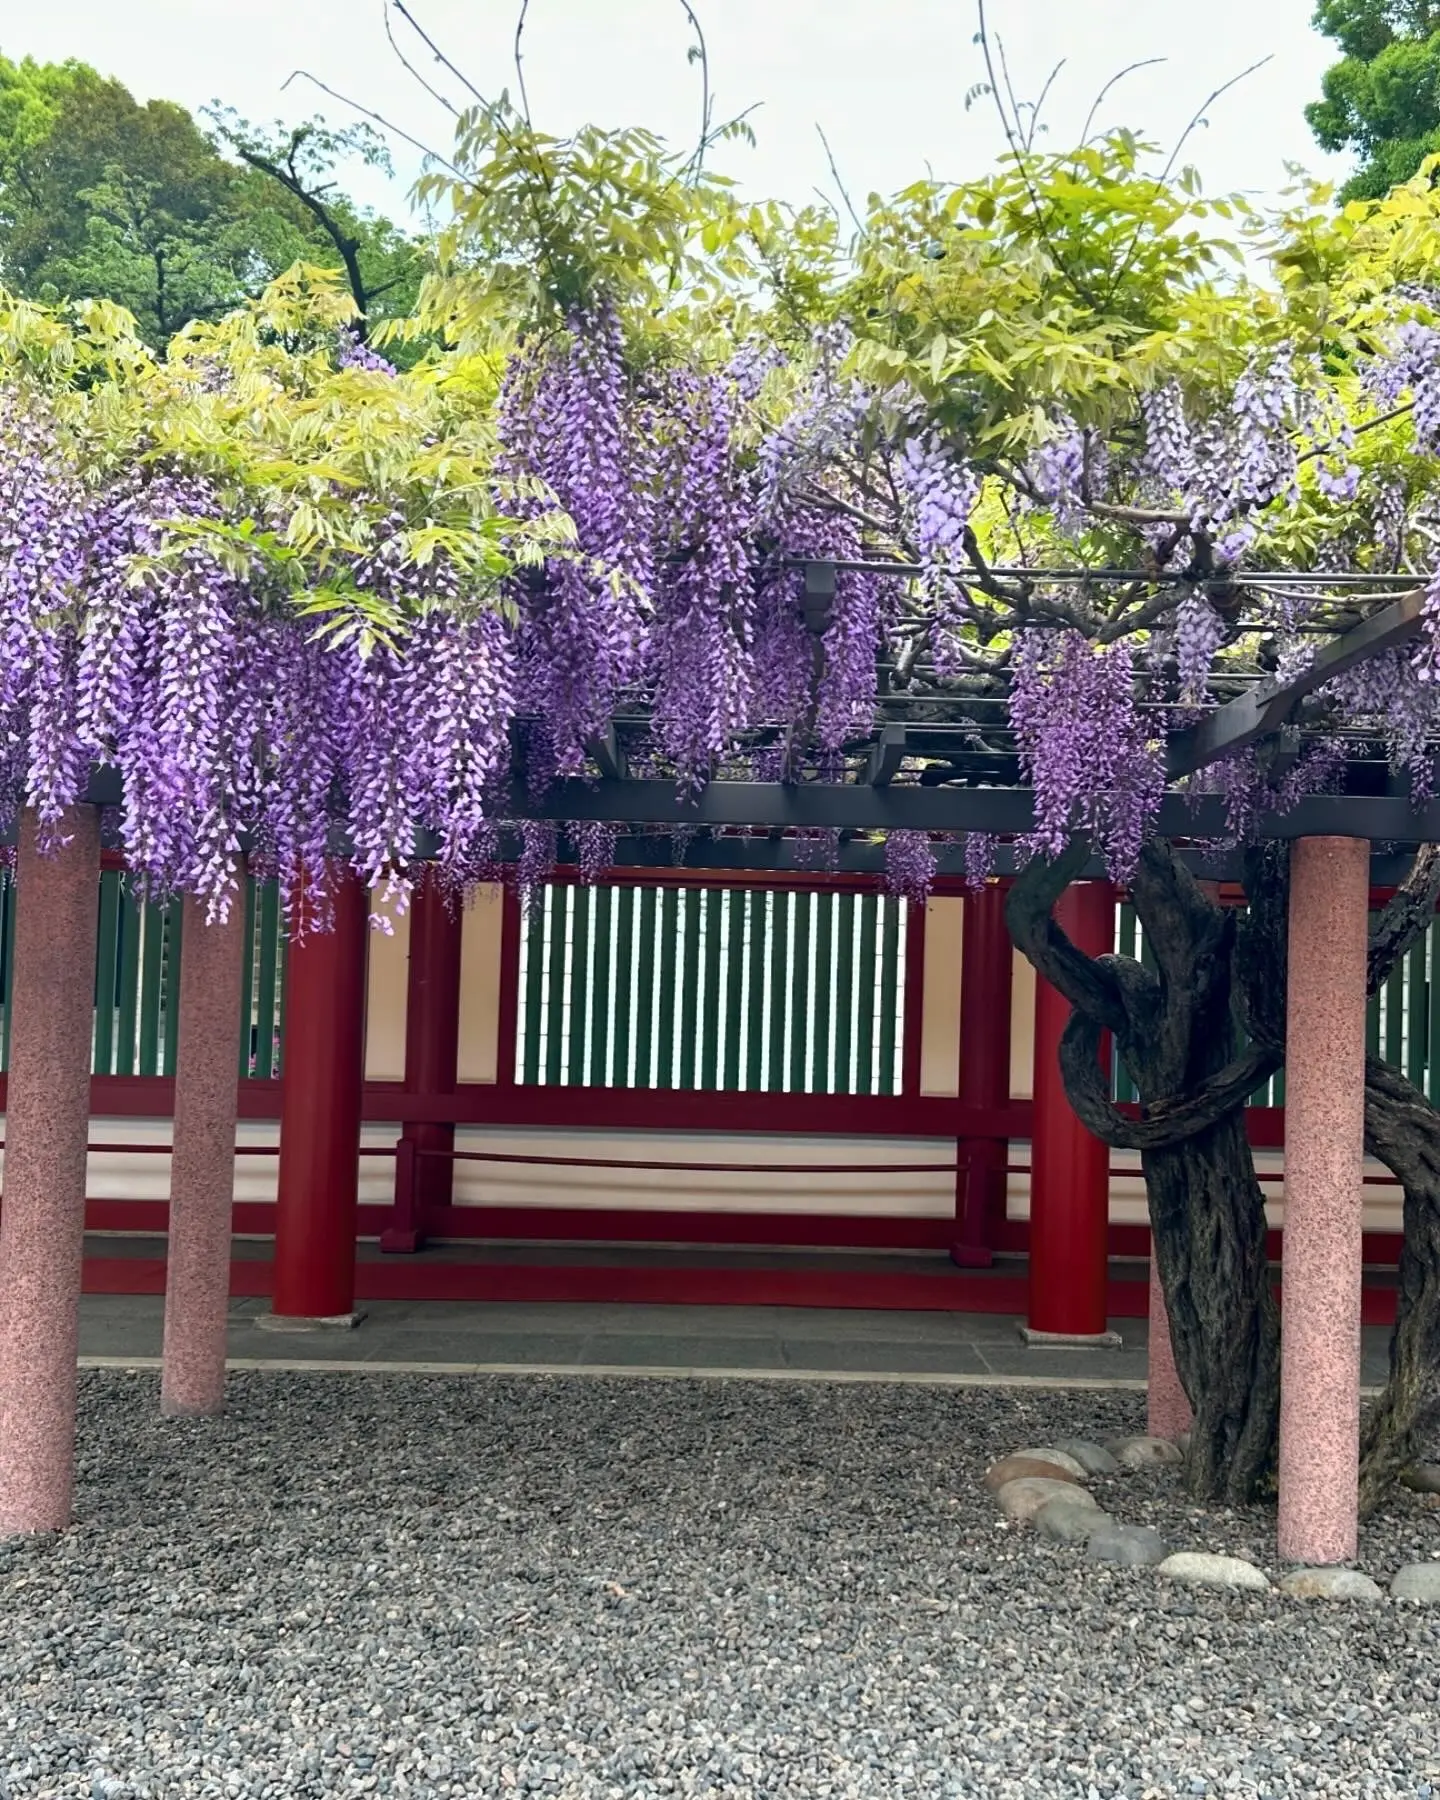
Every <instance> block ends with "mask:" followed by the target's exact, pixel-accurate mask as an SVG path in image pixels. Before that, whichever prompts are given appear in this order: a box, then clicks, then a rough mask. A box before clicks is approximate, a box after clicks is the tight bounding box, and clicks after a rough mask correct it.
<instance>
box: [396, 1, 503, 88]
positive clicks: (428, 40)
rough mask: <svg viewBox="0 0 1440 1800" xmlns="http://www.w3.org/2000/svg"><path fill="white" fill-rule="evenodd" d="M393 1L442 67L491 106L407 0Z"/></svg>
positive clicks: (402, 16) (400, 13) (397, 9)
mask: <svg viewBox="0 0 1440 1800" xmlns="http://www.w3.org/2000/svg"><path fill="white" fill-rule="evenodd" d="M391 3H392V5H393V6H394V8H395V10H396V12H398V13H399V15H400V17H401V18H402V19H403V20H404V21H405V23H406V24H407V25H408V26H409V27H410V29H411V30H412V31H413V32H414V33H415V35H416V37H418V38H419V40H420V42H421V43H422V44H423V45H424V46H425V48H426V49H427V50H428V51H429V52H430V54H431V55H432V56H433V57H434V58H435V60H436V62H437V63H439V65H440V67H441V68H442V69H448V70H449V72H450V73H451V74H452V75H453V76H454V77H455V79H456V80H457V81H458V82H460V83H461V84H462V86H464V87H465V88H466V89H468V90H469V92H470V94H471V95H472V96H473V98H474V99H476V100H478V101H479V102H480V104H481V106H489V104H490V102H489V100H487V99H486V97H485V95H484V94H482V93H481V92H480V90H479V88H477V87H476V85H475V83H474V82H473V81H471V79H470V77H469V76H468V75H467V74H466V73H465V72H464V70H463V69H459V68H457V67H456V65H455V64H454V63H453V62H451V60H450V58H449V57H448V56H447V55H446V54H445V52H444V51H443V50H442V49H441V48H440V46H439V44H437V43H436V42H435V40H434V38H433V37H431V35H430V33H429V32H428V31H427V30H426V29H425V27H424V26H423V25H422V24H421V23H420V21H419V20H418V19H417V18H416V17H415V15H414V13H413V12H411V10H410V8H409V7H408V6H407V5H406V4H405V0H391Z"/></svg>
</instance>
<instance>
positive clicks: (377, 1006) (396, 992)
mask: <svg viewBox="0 0 1440 1800" xmlns="http://www.w3.org/2000/svg"><path fill="white" fill-rule="evenodd" d="M392 924H393V930H392V931H389V932H385V931H373V930H372V931H371V933H370V975H369V986H368V988H367V989H366V992H365V1079H366V1080H367V1081H403V1080H404V1077H405V989H406V986H407V983H408V979H409V970H410V915H409V913H402V914H401V915H400V917H399V918H397V919H394V920H393V921H392Z"/></svg>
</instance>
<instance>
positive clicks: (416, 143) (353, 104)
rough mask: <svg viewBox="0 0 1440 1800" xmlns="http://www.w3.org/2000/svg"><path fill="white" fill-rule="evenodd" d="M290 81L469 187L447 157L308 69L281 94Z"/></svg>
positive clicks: (293, 78)
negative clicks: (303, 84) (335, 103)
mask: <svg viewBox="0 0 1440 1800" xmlns="http://www.w3.org/2000/svg"><path fill="white" fill-rule="evenodd" d="M395 3H396V5H397V6H398V5H399V0H395ZM292 81H308V82H310V83H311V84H312V85H313V86H315V87H317V88H319V90H320V92H321V93H322V94H328V95H329V96H330V98H331V99H332V100H338V101H339V102H340V104H341V105H342V106H348V107H349V108H350V110H351V111H352V112H357V113H359V114H360V116H361V117H362V118H365V119H371V120H373V121H374V123H375V124H377V125H378V126H380V127H381V129H382V130H384V131H391V132H394V134H395V136H396V137H397V138H400V139H401V140H402V141H403V142H405V143H407V144H409V145H410V146H411V148H412V149H415V150H418V151H419V152H420V154H421V155H422V156H425V157H428V158H429V159H430V161H431V162H435V163H439V165H440V166H441V168H444V169H448V170H449V171H450V173H451V174H452V175H453V176H455V178H456V179H457V180H459V181H463V182H465V183H466V184H467V186H468V185H469V181H470V177H469V176H468V175H466V174H465V173H464V172H463V171H462V170H460V169H458V168H456V166H455V164H454V163H452V162H451V161H450V159H449V157H448V156H442V155H441V154H440V152H439V151H438V150H432V149H431V148H430V146H429V145H428V144H423V143H421V141H420V139H419V138H417V137H411V135H410V133H409V132H408V131H402V130H401V128H400V127H399V126H398V125H396V124H393V123H392V122H391V121H390V120H389V119H387V118H386V117H385V116H384V114H383V113H378V112H376V111H375V110H374V109H373V108H372V107H369V106H362V105H361V104H360V102H359V101H358V100H352V99H351V98H350V96H349V95H348V94H342V93H341V92H340V91H339V89H338V88H333V87H331V86H330V85H329V84H328V83H327V82H324V81H322V80H321V79H320V77H319V76H318V75H312V74H311V73H310V71H309V70H308V69H296V70H295V71H294V72H293V73H292V74H290V75H287V76H286V78H285V79H284V81H282V82H281V84H280V89H281V92H282V93H283V92H284V90H285V89H286V88H288V87H289V85H290V83H291V82H292Z"/></svg>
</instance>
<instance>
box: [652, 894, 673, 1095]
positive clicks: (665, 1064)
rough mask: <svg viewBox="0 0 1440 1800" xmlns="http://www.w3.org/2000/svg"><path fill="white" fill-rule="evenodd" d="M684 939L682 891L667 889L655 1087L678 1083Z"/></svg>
mask: <svg viewBox="0 0 1440 1800" xmlns="http://www.w3.org/2000/svg"><path fill="white" fill-rule="evenodd" d="M679 938H680V890H679V889H678V888H673V887H670V888H666V889H665V890H664V892H663V893H662V894H661V896H660V945H659V954H658V963H659V967H658V968H657V970H656V982H655V986H656V990H657V992H658V994H659V1004H658V1005H657V1006H656V1009H655V1019H656V1026H655V1078H654V1080H653V1082H651V1083H650V1084H649V1085H651V1086H652V1087H673V1086H674V1084H675V975H676V969H675V965H676V962H677V961H678V951H679Z"/></svg>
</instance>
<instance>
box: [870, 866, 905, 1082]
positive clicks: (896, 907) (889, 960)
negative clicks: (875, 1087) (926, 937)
mask: <svg viewBox="0 0 1440 1800" xmlns="http://www.w3.org/2000/svg"><path fill="white" fill-rule="evenodd" d="M905 904H906V903H905V902H904V901H903V900H896V899H894V898H893V897H890V896H887V897H886V898H885V899H884V900H883V901H882V902H881V905H882V906H883V907H884V908H885V928H884V933H883V935H882V937H881V940H880V943H881V955H880V968H879V970H878V971H877V973H878V976H879V988H880V993H881V994H882V995H885V994H888V995H889V996H890V1003H889V1005H888V1006H887V1005H885V1004H884V1002H883V1001H879V1002H878V1010H879V1013H880V1068H879V1076H880V1092H881V1093H882V1094H894V1093H897V1092H898V1091H899V1087H900V1083H899V1080H898V1072H897V1070H896V1068H895V1046H896V1040H897V1037H898V1030H899V1024H900V1017H901V1008H902V1006H903V1004H904V995H905V983H904V981H903V980H902V979H901V975H900V966H901V965H900V920H901V918H902V916H903V913H904V910H905Z"/></svg>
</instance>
